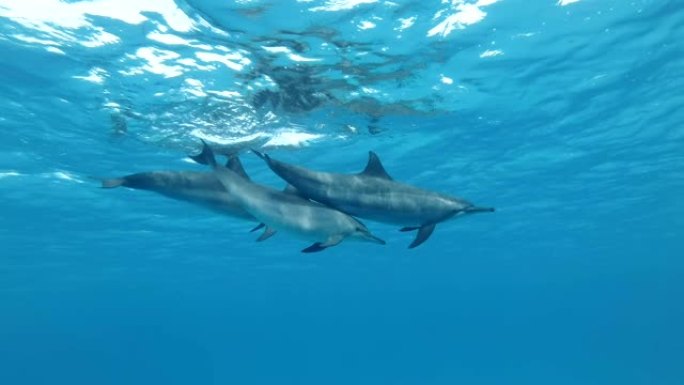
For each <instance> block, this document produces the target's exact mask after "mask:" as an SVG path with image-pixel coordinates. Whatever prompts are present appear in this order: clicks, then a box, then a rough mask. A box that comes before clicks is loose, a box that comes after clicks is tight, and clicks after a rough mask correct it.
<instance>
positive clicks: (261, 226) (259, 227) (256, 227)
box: [249, 223, 266, 233]
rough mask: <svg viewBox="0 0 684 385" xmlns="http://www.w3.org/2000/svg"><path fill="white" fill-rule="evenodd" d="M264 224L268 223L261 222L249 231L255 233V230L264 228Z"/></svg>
mask: <svg viewBox="0 0 684 385" xmlns="http://www.w3.org/2000/svg"><path fill="white" fill-rule="evenodd" d="M264 226H266V225H265V224H263V223H259V224H258V225H256V226H255V227H254V228H253V229H251V230H249V232H250V233H253V232H255V231H257V230H259V229H261V228H263V227H264Z"/></svg>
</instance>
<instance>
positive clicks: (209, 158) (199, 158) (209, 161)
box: [188, 139, 216, 168]
mask: <svg viewBox="0 0 684 385" xmlns="http://www.w3.org/2000/svg"><path fill="white" fill-rule="evenodd" d="M188 156H189V157H190V159H192V160H194V161H195V162H197V163H199V164H204V165H209V166H211V167H212V168H216V158H215V157H214V151H213V150H212V149H211V147H209V144H207V142H205V141H204V139H202V152H200V153H199V154H197V155H188Z"/></svg>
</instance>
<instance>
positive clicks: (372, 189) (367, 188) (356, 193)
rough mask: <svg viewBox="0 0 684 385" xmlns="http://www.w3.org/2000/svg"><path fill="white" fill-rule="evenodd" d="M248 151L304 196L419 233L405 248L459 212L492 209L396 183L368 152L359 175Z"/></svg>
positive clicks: (423, 240)
mask: <svg viewBox="0 0 684 385" xmlns="http://www.w3.org/2000/svg"><path fill="white" fill-rule="evenodd" d="M252 151H254V152H255V153H256V154H257V155H258V156H259V157H260V158H262V159H263V160H265V161H266V163H267V164H268V166H269V167H270V168H271V170H273V172H275V173H276V174H277V175H278V176H280V177H281V178H283V179H284V180H285V181H286V182H287V183H288V184H290V185H292V186H293V187H294V188H295V189H297V191H298V192H299V194H301V195H302V196H303V197H306V198H309V199H311V200H314V201H316V202H320V203H322V204H324V205H326V206H329V207H331V208H334V209H337V210H340V211H342V212H344V213H347V214H349V215H352V216H355V217H359V218H365V219H370V220H374V221H377V222H384V223H390V224H396V225H400V226H403V227H402V228H401V231H414V230H418V233H417V235H416V237H415V239H414V240H413V242H412V243H411V244H410V245H409V248H414V247H416V246H419V245H420V244H422V243H423V242H425V241H426V240H427V239H428V238H429V237H430V235H432V232H433V231H434V230H435V226H436V225H437V224H438V223H440V222H444V221H446V220H449V219H452V218H454V217H457V216H460V215H463V214H472V213H480V212H492V211H494V209H493V208H490V207H476V206H475V205H473V204H472V203H470V202H468V201H466V200H463V199H460V198H456V197H452V196H448V195H445V194H440V193H436V192H432V191H428V190H424V189H420V188H418V187H414V186H411V185H407V184H403V183H399V182H396V181H395V180H393V179H392V177H390V175H389V174H388V173H387V171H385V168H384V167H383V165H382V163H381V162H380V158H379V157H378V156H377V155H376V154H375V153H374V152H372V151H370V152H369V157H368V164H367V165H366V168H365V169H364V170H363V171H362V172H360V173H358V174H337V173H328V172H319V171H313V170H309V169H306V168H303V167H299V166H295V165H291V164H287V163H284V162H281V161H278V160H275V159H273V158H271V157H270V156H268V155H267V154H263V153H260V152H258V151H255V150H252Z"/></svg>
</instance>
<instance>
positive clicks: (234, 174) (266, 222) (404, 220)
mask: <svg viewBox="0 0 684 385" xmlns="http://www.w3.org/2000/svg"><path fill="white" fill-rule="evenodd" d="M252 151H253V152H254V153H255V154H256V155H258V156H259V157H260V158H261V159H263V160H264V161H265V162H266V164H267V165H268V167H269V168H270V169H271V170H272V171H273V172H274V173H275V174H277V175H278V176H279V177H281V178H282V179H283V180H285V181H286V182H287V184H288V186H287V188H286V189H285V190H284V191H280V190H276V189H273V188H270V187H267V186H263V185H260V184H257V183H254V182H252V181H251V180H250V178H249V176H248V175H247V173H246V172H245V170H244V168H243V167H242V164H241V163H240V160H239V158H238V157H237V156H230V157H229V160H228V162H227V164H226V165H225V166H222V165H218V164H217V163H216V160H215V157H214V154H213V151H212V149H211V148H210V147H209V146H208V145H207V144H206V143H204V142H203V149H202V152H201V153H200V154H199V155H194V156H190V158H192V159H193V160H195V161H196V162H198V163H201V164H205V165H209V166H210V167H211V169H212V172H197V171H154V172H143V173H137V174H131V175H127V176H124V177H120V178H112V179H104V180H102V187H104V188H114V187H119V186H123V187H129V188H133V189H142V190H148V191H153V192H156V193H159V194H161V195H164V196H167V197H170V198H173V199H177V200H182V201H187V202H190V203H194V204H197V205H200V206H203V207H207V208H209V209H212V210H214V211H216V212H219V213H222V214H225V215H228V216H232V217H235V218H239V219H244V220H250V221H258V222H260V223H259V225H257V226H256V227H255V228H253V229H252V231H255V230H258V229H260V228H264V232H263V233H262V234H261V236H259V238H258V239H257V241H263V240H265V239H268V238H270V237H271V236H272V235H274V234H275V233H276V232H277V231H282V232H285V233H290V234H292V235H296V236H298V237H300V238H304V239H308V240H310V241H313V244H312V245H311V246H309V247H307V248H305V249H303V250H302V252H305V253H310V252H318V251H322V250H324V249H326V248H328V247H331V246H335V245H337V244H339V243H340V242H342V241H343V240H345V239H355V240H362V241H366V242H372V243H378V244H383V245H384V244H385V241H383V240H382V239H380V238H378V237H377V236H375V235H373V234H372V233H371V232H370V230H368V228H367V227H366V226H365V225H364V224H363V223H362V222H360V221H359V220H358V219H356V218H363V219H369V220H372V221H376V222H383V223H389V224H395V225H399V226H401V228H400V231H417V235H416V237H415V239H414V240H413V242H411V244H410V245H409V248H414V247H417V246H419V245H420V244H422V243H423V242H425V241H426V240H427V239H428V238H429V237H430V236H431V235H432V233H433V231H434V230H435V226H436V225H437V224H439V223H441V222H444V221H447V220H450V219H453V218H456V217H459V216H462V215H465V214H473V213H481V212H493V211H494V208H490V207H478V206H475V205H474V204H472V203H470V202H468V201H466V200H464V199H461V198H456V197H452V196H449V195H445V194H440V193H437V192H432V191H429V190H424V189H421V188H418V187H414V186H411V185H408V184H404V183H401V182H397V181H395V180H394V179H393V178H392V177H390V176H389V174H388V173H387V171H386V170H385V168H384V167H383V165H382V163H381V162H380V159H379V157H378V156H377V155H376V154H375V153H374V152H372V151H371V152H369V159H368V164H367V165H366V167H365V169H364V170H363V171H362V172H360V173H357V174H339V173H329V172H322V171H314V170H309V169H306V168H303V167H300V166H295V165H291V164H288V163H285V162H281V161H278V160H276V159H273V158H271V157H270V156H269V155H267V154H263V153H261V152H259V151H256V150H252Z"/></svg>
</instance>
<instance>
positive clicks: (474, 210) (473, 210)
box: [465, 206, 496, 214]
mask: <svg viewBox="0 0 684 385" xmlns="http://www.w3.org/2000/svg"><path fill="white" fill-rule="evenodd" d="M494 211H496V209H495V208H494V207H475V206H473V207H468V208H467V209H465V212H466V213H469V214H471V213H493V212H494Z"/></svg>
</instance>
